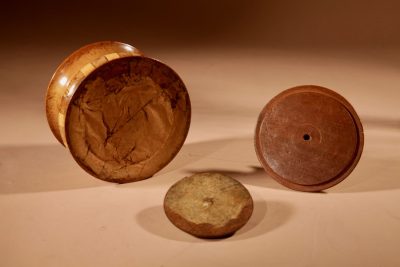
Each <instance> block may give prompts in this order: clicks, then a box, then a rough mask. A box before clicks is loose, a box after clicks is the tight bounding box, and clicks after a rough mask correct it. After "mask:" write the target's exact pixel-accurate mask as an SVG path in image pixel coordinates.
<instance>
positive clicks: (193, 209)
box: [164, 173, 253, 238]
mask: <svg viewBox="0 0 400 267" xmlns="http://www.w3.org/2000/svg"><path fill="white" fill-rule="evenodd" d="M164 210H165V214H166V215H167V217H168V219H169V220H170V221H171V222H172V223H173V224H174V225H175V226H176V227H178V228H179V229H181V230H183V231H185V232H187V233H189V234H191V235H194V236H197V237H202V238H219V237H227V236H230V235H232V234H233V233H234V232H236V231H237V230H238V229H239V228H241V227H242V226H243V225H245V224H246V223H247V221H248V220H249V219H250V216H251V214H252V212H253V200H252V198H251V195H250V193H249V191H247V189H246V188H245V187H244V186H243V185H242V184H241V183H239V182H238V181H236V180H235V179H233V178H230V177H228V176H225V175H222V174H218V173H201V174H195V175H193V176H190V177H185V178H183V179H182V180H180V181H179V182H177V183H176V184H174V185H173V186H172V187H171V188H170V189H169V190H168V192H167V194H166V196H165V200H164Z"/></svg>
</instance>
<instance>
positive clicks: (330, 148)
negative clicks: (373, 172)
mask: <svg viewBox="0 0 400 267" xmlns="http://www.w3.org/2000/svg"><path fill="white" fill-rule="evenodd" d="M363 143H364V136H363V128H362V125H361V122H360V119H359V117H358V116H357V113H356V112H355V110H354V109H353V107H352V106H351V105H350V103H349V102H348V101H347V100H346V99H344V98H343V97H342V96H340V95H339V94H337V93H335V92H333V91H332V90H329V89H326V88H323V87H319V86H313V85H306V86H298V87H294V88H291V89H288V90H286V91H284V92H282V93H280V94H279V95H277V96H276V97H274V98H273V99H272V100H271V101H270V102H269V103H268V104H267V105H266V106H265V107H264V109H263V110H262V112H261V113H260V116H259V118H258V123H257V127H256V137H255V147H256V152H257V156H258V158H259V160H260V162H261V164H262V165H263V167H264V169H265V170H266V172H267V173H268V174H269V175H270V176H272V178H274V179H275V180H277V181H278V182H280V183H281V184H283V185H285V186H287V187H289V188H291V189H294V190H300V191H320V190H324V189H327V188H329V187H331V186H334V185H336V184H338V183H339V182H341V181H343V180H344V179H345V178H346V177H347V176H348V175H349V174H350V173H351V171H352V170H353V169H354V168H355V166H356V165H357V163H358V161H359V159H360V156H361V152H362V149H363Z"/></svg>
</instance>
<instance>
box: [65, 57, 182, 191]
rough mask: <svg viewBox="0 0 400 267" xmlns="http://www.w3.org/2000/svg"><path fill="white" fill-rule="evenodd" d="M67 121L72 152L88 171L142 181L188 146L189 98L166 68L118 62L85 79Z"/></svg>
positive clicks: (136, 60)
mask: <svg viewBox="0 0 400 267" xmlns="http://www.w3.org/2000/svg"><path fill="white" fill-rule="evenodd" d="M65 121H66V123H65V124H66V125H65V133H66V140H67V145H68V148H69V149H70V151H71V153H72V155H73V157H74V158H75V160H76V161H77V162H78V163H79V164H80V165H81V166H82V167H83V168H84V169H85V170H86V171H88V172H89V173H90V174H92V175H94V176H95V177H97V178H100V179H103V180H106V181H111V182H119V183H124V182H131V181H138V180H142V179H145V178H148V177H151V176H152V175H153V174H154V173H156V172H157V171H159V170H160V169H161V168H163V167H164V166H165V165H166V164H168V162H170V161H171V160H172V159H173V157H174V156H175V155H176V153H177V152H178V151H179V149H180V148H181V146H182V145H183V142H184V140H185V138H186V135H187V132H188V129H189V124H190V101H189V95H188V93H187V91H186V87H185V85H184V84H183V82H182V80H181V79H180V78H179V77H178V75H177V74H176V73H175V72H174V71H173V70H172V69H170V68H169V67H168V66H166V65H164V64H163V63H160V62H158V61H156V60H153V59H150V58H145V57H141V56H132V57H125V58H119V59H115V60H113V61H110V62H108V63H106V64H104V65H102V66H100V67H98V68H97V69H96V70H94V71H93V72H92V73H91V74H89V76H88V77H86V78H85V80H84V81H83V82H82V83H81V84H80V85H79V87H78V89H77V91H76V93H75V94H74V95H73V98H72V100H71V102H70V104H69V107H68V110H67V114H66V120H65Z"/></svg>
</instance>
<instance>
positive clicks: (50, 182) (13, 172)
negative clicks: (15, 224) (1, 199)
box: [0, 144, 109, 194]
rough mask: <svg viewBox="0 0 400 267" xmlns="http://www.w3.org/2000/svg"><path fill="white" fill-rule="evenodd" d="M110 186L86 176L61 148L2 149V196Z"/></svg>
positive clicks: (36, 146)
mask: <svg viewBox="0 0 400 267" xmlns="http://www.w3.org/2000/svg"><path fill="white" fill-rule="evenodd" d="M106 185H109V184H108V183H106V182H103V181H101V180H98V179H96V178H94V177H91V176H90V175H88V174H86V173H85V171H83V170H82V169H81V168H80V167H79V166H78V164H76V163H75V161H74V160H73V158H72V157H71V156H70V155H69V152H68V150H67V149H65V148H64V147H62V146H61V145H56V144H54V145H31V146H6V147H0V194H13V193H29V192H45V191H56V190H70V189H79V188H87V187H96V186H106Z"/></svg>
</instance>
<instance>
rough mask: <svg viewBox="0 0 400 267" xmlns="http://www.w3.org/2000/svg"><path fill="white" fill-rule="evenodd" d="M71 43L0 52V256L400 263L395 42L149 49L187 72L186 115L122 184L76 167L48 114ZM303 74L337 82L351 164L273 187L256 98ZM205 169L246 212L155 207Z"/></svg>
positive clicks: (63, 261)
mask: <svg viewBox="0 0 400 267" xmlns="http://www.w3.org/2000/svg"><path fill="white" fill-rule="evenodd" d="M69 52H70V50H68V49H56V48H53V49H51V48H50V49H47V50H44V49H43V48H40V47H38V48H30V49H26V48H24V47H20V48H16V51H15V52H14V53H13V54H7V53H3V54H2V61H1V62H0V88H1V89H0V90H1V95H0V122H1V125H2V130H1V134H0V214H1V219H0V237H1V238H0V251H1V256H0V266H148V267H151V266H400V254H399V247H400V205H399V203H400V109H399V99H400V90H399V87H398V86H399V84H400V75H399V68H400V65H399V63H398V62H399V61H398V59H399V53H398V52H394V51H375V50H373V51H359V50H354V51H313V52H306V51H290V50H276V49H270V50H269V49H251V48H230V49H224V48H218V47H211V48H204V47H192V48H190V49H186V50H185V49H180V50H173V49H171V50H168V51H167V50H157V49H153V50H151V49H150V51H149V52H147V53H146V54H147V55H150V56H154V57H156V58H159V59H161V60H162V61H164V62H166V63H167V64H168V65H169V66H171V67H172V68H174V69H175V70H176V71H177V72H178V73H179V74H180V76H181V77H182V79H183V80H184V81H185V83H186V85H187V87H188V90H189V93H190V96H191V101H192V107H193V117H192V124H191V128H190V131H189V135H188V137H187V140H186V143H185V145H184V146H183V148H182V149H181V151H180V153H179V154H178V155H177V157H176V158H175V159H174V160H173V161H172V162H171V163H170V164H169V165H168V166H167V167H166V168H164V169H163V170H161V171H160V172H159V173H158V174H156V175H155V176H154V177H152V178H150V179H148V180H145V181H140V182H136V183H129V184H123V185H118V184H112V183H106V182H103V181H100V180H97V179H95V178H93V177H91V176H90V175H88V174H87V173H85V172H84V171H83V170H82V169H81V168H80V167H79V166H78V165H77V164H76V163H75V162H74V160H73V159H72V157H71V156H70V154H69V152H68V151H67V150H66V149H65V148H64V147H62V146H61V145H60V144H58V143H57V142H56V139H55V138H54V137H53V136H52V134H51V132H50V130H49V128H48V126H47V122H46V119H45V113H44V93H45V89H46V86H47V83H48V81H49V80H50V77H51V75H52V72H53V71H54V70H55V68H56V66H57V65H58V64H59V63H60V61H61V59H62V58H63V57H65V56H66V55H67V54H68V53H69ZM16 55H18V56H16ZM44 55H45V56H44ZM21 69H24V71H23V72H22V71H21ZM302 84H316V85H321V86H325V87H328V88H331V89H333V90H335V91H337V92H338V93H340V94H342V95H343V96H344V97H345V98H346V99H347V100H349V101H350V102H351V103H352V104H353V106H354V108H355V109H356V111H357V112H358V114H359V115H360V117H361V120H362V121H363V124H364V128H365V129H364V131H365V146H364V152H363V155H362V158H361V160H360V162H359V164H358V166H357V167H356V169H355V170H354V172H353V173H352V174H351V175H350V176H349V177H348V178H347V179H346V180H345V181H343V182H342V183H340V184H339V185H337V186H335V187H333V188H331V189H329V190H326V191H325V192H323V193H303V192H296V191H292V190H289V189H286V188H284V187H283V186H281V185H280V184H278V183H277V182H275V181H274V180H273V179H271V178H270V177H268V176H267V174H266V173H265V172H264V171H263V169H262V168H261V167H260V164H259V162H258V160H257V158H256V154H255V151H254V145H253V135H254V129H255V124H256V120H257V116H258V114H259V112H260V111H261V109H262V107H263V106H264V105H265V104H266V103H267V102H268V101H269V100H270V99H271V98H272V97H273V96H275V95H276V94H278V93H279V92H280V91H282V90H284V89H287V88H290V87H293V86H296V85H302ZM204 171H213V172H214V171H215V172H221V173H225V174H228V175H230V176H232V177H234V178H236V179H238V180H239V181H240V182H242V183H243V184H244V185H245V186H246V188H248V190H249V191H250V193H251V194H252V196H253V199H254V203H255V206H254V213H253V215H252V217H251V219H250V221H249V222H248V223H247V225H245V226H244V227H243V228H242V229H240V230H239V231H238V232H237V233H236V234H235V235H234V236H232V237H230V238H227V239H220V240H203V239H198V238H195V237H192V236H190V235H188V234H186V233H184V232H182V231H180V230H178V229H177V228H175V227H174V226H173V225H172V224H171V223H170V222H169V221H168V219H167V217H166V216H165V214H164V211H163V207H162V204H163V198H164V195H165V193H166V192H167V190H168V188H169V187H170V186H171V185H172V184H173V183H174V182H176V181H178V180H179V179H181V178H183V177H184V176H187V175H190V174H193V173H197V172H204Z"/></svg>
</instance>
